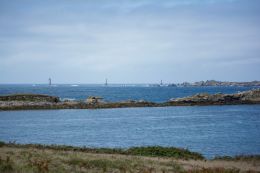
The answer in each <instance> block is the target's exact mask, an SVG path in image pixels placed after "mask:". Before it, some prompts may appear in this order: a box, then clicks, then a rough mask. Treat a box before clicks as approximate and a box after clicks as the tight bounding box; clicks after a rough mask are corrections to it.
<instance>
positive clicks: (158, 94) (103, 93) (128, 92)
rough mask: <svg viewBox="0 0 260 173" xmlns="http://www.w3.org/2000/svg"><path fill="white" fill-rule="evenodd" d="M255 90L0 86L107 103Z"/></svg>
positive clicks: (3, 91) (4, 91)
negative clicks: (100, 99)
mask: <svg viewBox="0 0 260 173" xmlns="http://www.w3.org/2000/svg"><path fill="white" fill-rule="evenodd" d="M252 88H254V87H148V86H147V85H120V84H118V85H116V84H114V85H109V86H104V85H94V84H93V85H62V84H60V85H52V86H48V85H0V95H6V94H15V93H36V94H48V95H54V96H59V97H60V98H61V99H81V100H84V99H86V98H87V97H88V96H100V97H103V98H104V99H105V100H106V101H122V100H129V99H132V100H140V99H143V100H147V101H153V102H165V101H167V100H169V99H171V98H177V97H184V96H189V95H193V94H196V93H202V92H208V93H211V94H213V93H218V92H221V93H236V92H239V91H245V90H250V89H252Z"/></svg>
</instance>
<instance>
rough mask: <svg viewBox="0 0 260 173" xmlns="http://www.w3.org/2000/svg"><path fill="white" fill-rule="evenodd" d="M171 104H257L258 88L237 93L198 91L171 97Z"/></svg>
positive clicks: (258, 101)
mask: <svg viewBox="0 0 260 173" xmlns="http://www.w3.org/2000/svg"><path fill="white" fill-rule="evenodd" d="M168 103H169V104H171V105H224V104H227V105H228V104H257V103H260V89H255V90H250V91H245V92H240V93H237V94H222V93H217V94H208V93H200V94H196V95H193V96H189V97H183V98H177V99H171V100H170V101H169V102H168Z"/></svg>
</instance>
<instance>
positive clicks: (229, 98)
mask: <svg viewBox="0 0 260 173" xmlns="http://www.w3.org/2000/svg"><path fill="white" fill-rule="evenodd" d="M237 104H260V89H254V90H249V91H244V92H239V93H235V94H222V93H217V94H208V93H199V94H195V95H193V96H188V97H183V98H174V99H170V100H169V101H166V102H163V103H154V102H149V101H145V100H138V101H136V100H127V101H121V102H103V101H102V98H101V97H94V96H90V97H88V98H87V99H86V101H81V100H78V101H69V100H65V101H61V100H60V98H59V97H56V96H48V95H41V94H15V95H6V96H0V110H30V109H98V108H124V107H164V106H193V105H201V106H203V105H237Z"/></svg>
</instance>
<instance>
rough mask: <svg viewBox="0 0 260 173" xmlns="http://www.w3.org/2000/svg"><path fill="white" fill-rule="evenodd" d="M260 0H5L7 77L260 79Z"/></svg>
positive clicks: (1, 55)
mask: <svg viewBox="0 0 260 173" xmlns="http://www.w3.org/2000/svg"><path fill="white" fill-rule="evenodd" d="M259 74H260V1H259V0H76V1H73V0H54V1H53V0H44V1H43V0H12V1H10V0H1V1H0V83H47V82H48V78H49V77H51V78H52V80H53V83H104V81H105V78H108V81H109V82H110V83H156V82H160V80H163V81H164V82H183V81H189V82H193V81H200V80H207V79H215V80H221V81H251V80H260V75H259Z"/></svg>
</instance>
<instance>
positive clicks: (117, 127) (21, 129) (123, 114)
mask: <svg viewBox="0 0 260 173" xmlns="http://www.w3.org/2000/svg"><path fill="white" fill-rule="evenodd" d="M0 140H3V141H16V142H18V143H41V144H66V145H75V146H89V147H130V146H143V145H162V146H176V147H183V148H188V149H190V150H192V151H197V152H200V153H203V154H204V155H205V156H206V157H208V158H211V157H213V156H216V155H238V154H260V105H240V106H194V107H164V108H122V109H99V110H43V111H41V110H37V111H0Z"/></svg>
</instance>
